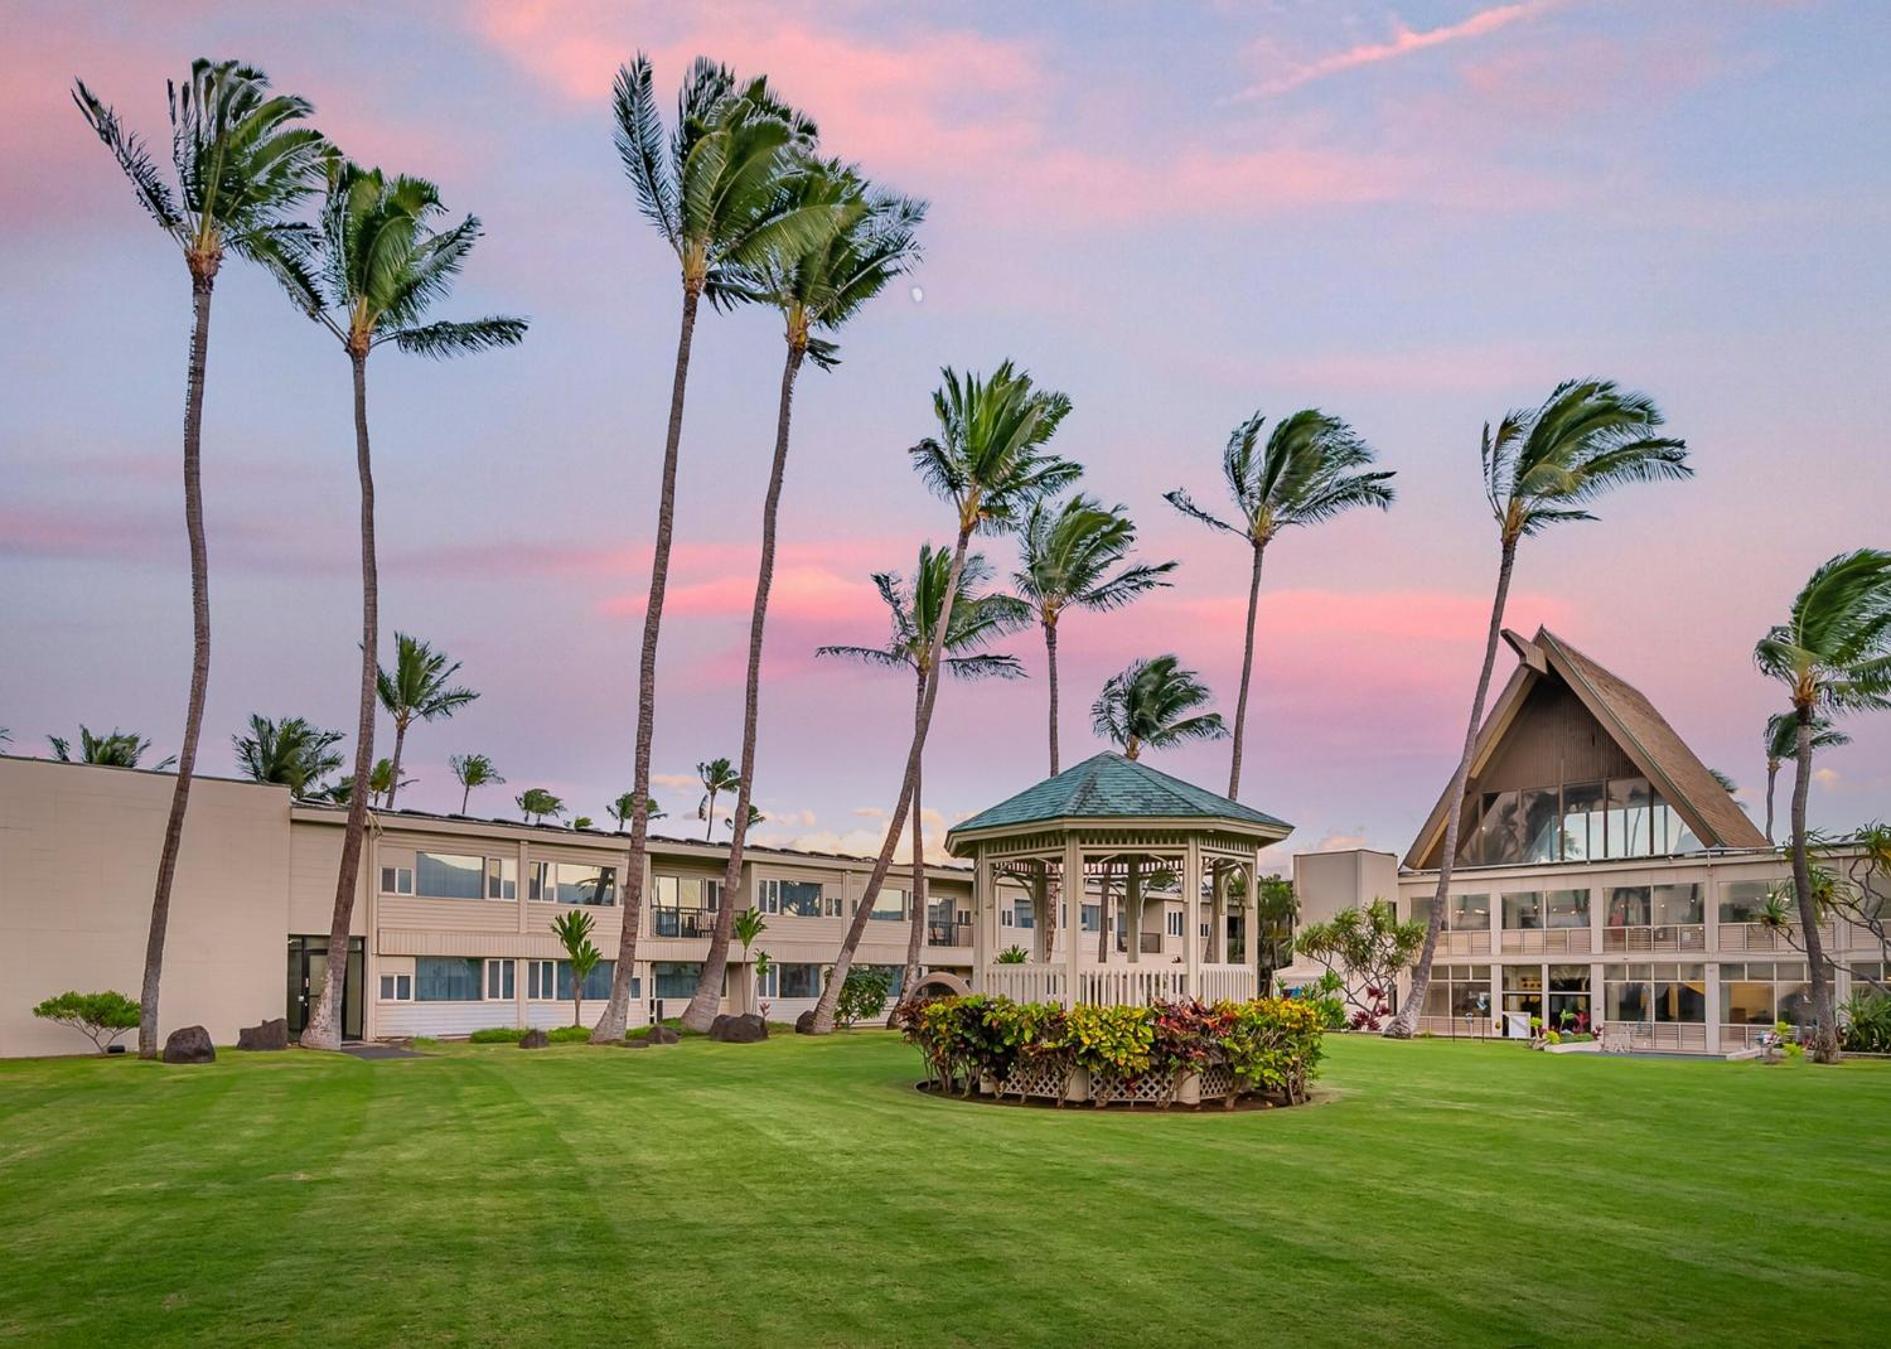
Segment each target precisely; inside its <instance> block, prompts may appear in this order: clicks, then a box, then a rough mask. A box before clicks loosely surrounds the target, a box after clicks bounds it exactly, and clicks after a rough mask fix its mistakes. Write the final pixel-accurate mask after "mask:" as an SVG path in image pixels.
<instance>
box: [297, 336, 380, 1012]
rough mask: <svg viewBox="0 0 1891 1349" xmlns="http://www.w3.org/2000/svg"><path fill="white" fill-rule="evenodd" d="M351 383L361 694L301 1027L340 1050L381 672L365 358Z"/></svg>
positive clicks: (360, 355)
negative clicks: (324, 947) (323, 932)
mask: <svg viewBox="0 0 1891 1349" xmlns="http://www.w3.org/2000/svg"><path fill="white" fill-rule="evenodd" d="M351 360H352V363H353V367H354V385H355V471H356V472H357V473H358V474H359V475H360V478H361V693H360V701H359V704H358V707H357V715H356V722H355V789H354V790H353V791H352V792H350V793H349V794H348V824H347V827H346V828H345V829H344V830H343V832H342V838H341V870H340V872H339V874H338V875H337V876H336V877H335V911H334V913H333V915H332V916H331V917H330V919H329V923H328V967H327V970H326V976H327V977H326V978H325V979H324V980H323V981H322V991H321V994H320V995H319V996H318V997H317V998H316V1000H315V1006H314V1008H313V1009H312V1010H311V1011H310V1012H309V1020H308V1024H307V1025H305V1026H304V1027H303V1028H302V1046H303V1048H305V1049H339V1048H341V1031H342V1026H341V1001H342V990H343V987H344V984H345V982H346V979H347V974H348V929H349V928H350V927H351V926H352V925H353V922H354V912H355V884H356V882H357V880H358V879H359V874H358V873H359V872H360V870H361V841H362V838H363V836H364V835H365V834H366V833H367V829H368V779H369V778H370V777H371V776H372V775H373V773H374V708H375V675H376V674H377V673H378V672H379V669H380V666H379V663H378V652H379V648H380V606H381V595H380V581H379V576H378V573H377V570H376V567H375V560H374V466H373V462H372V459H371V457H370V454H369V448H368V357H367V353H366V352H355V353H352V354H351Z"/></svg>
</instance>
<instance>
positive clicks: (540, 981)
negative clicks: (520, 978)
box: [525, 960, 559, 1002]
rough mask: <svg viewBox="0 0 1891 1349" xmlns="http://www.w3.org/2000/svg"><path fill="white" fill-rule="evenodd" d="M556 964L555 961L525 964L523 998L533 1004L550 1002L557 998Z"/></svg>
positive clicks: (527, 962) (536, 961)
mask: <svg viewBox="0 0 1891 1349" xmlns="http://www.w3.org/2000/svg"><path fill="white" fill-rule="evenodd" d="M558 964H559V962H558V961H556V960H528V961H526V962H525V996H526V997H528V998H530V999H531V1000H532V1001H533V1002H551V1001H553V1000H554V999H556V998H557V997H558Z"/></svg>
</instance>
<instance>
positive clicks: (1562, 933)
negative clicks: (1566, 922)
mask: <svg viewBox="0 0 1891 1349" xmlns="http://www.w3.org/2000/svg"><path fill="white" fill-rule="evenodd" d="M1503 949H1504V952H1505V953H1506V954H1517V955H1584V954H1587V953H1588V952H1589V951H1590V950H1592V949H1593V946H1592V945H1591V943H1590V940H1589V929H1588V928H1586V927H1552V928H1505V929H1504V932H1503Z"/></svg>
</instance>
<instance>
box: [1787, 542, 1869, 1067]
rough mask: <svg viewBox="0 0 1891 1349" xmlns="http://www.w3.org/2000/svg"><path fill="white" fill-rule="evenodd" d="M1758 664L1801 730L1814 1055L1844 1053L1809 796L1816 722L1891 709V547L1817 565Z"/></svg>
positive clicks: (1799, 876)
mask: <svg viewBox="0 0 1891 1349" xmlns="http://www.w3.org/2000/svg"><path fill="white" fill-rule="evenodd" d="M1753 660H1754V663H1755V664H1756V665H1758V666H1759V668H1760V673H1762V674H1764V675H1767V676H1768V677H1769V678H1772V679H1777V680H1778V681H1779V682H1780V683H1782V684H1784V685H1785V686H1786V689H1787V693H1788V696H1789V697H1790V699H1791V707H1792V718H1793V722H1794V726H1795V729H1796V732H1797V736H1796V739H1797V744H1796V745H1795V747H1794V756H1793V757H1794V760H1795V762H1794V768H1793V796H1792V831H1793V834H1792V859H1793V892H1794V894H1795V895H1796V896H1797V898H1798V901H1799V926H1800V930H1801V931H1802V932H1803V934H1804V936H1805V943H1806V964H1807V968H1808V970H1809V971H1810V974H1811V982H1812V1015H1813V1017H1814V1019H1815V1020H1816V1021H1817V1022H1818V1024H1817V1026H1816V1027H1814V1029H1813V1040H1812V1056H1813V1058H1814V1059H1816V1060H1817V1061H1819V1062H1820V1063H1834V1062H1836V1061H1837V1060H1838V1057H1839V1043H1838V1020H1837V1018H1836V1016H1835V1015H1834V1012H1833V1006H1832V976H1831V971H1830V969H1828V968H1827V965H1826V958H1825V949H1824V943H1823V941H1822V940H1821V938H1820V936H1819V908H1818V897H1817V895H1816V894H1815V893H1814V890H1813V884H1812V863H1811V859H1810V856H1809V853H1810V842H1809V839H1808V838H1807V834H1806V795H1807V792H1808V790H1809V789H1810V788H1811V785H1812V752H1813V741H1814V739H1815V737H1816V734H1817V730H1818V724H1819V722H1820V720H1821V719H1825V720H1828V721H1829V720H1830V719H1832V718H1835V717H1841V716H1844V715H1845V714H1846V713H1849V712H1879V711H1884V710H1886V709H1891V552H1887V551H1885V550H1883V549H1878V548H1860V549H1859V550H1858V551H1856V552H1852V553H1840V554H1839V555H1838V556H1836V557H1834V558H1832V559H1830V560H1829V561H1827V562H1825V563H1824V564H1823V565H1821V566H1820V567H1819V569H1818V570H1817V571H1815V572H1813V573H1812V577H1811V579H1810V580H1808V581H1807V582H1806V584H1805V588H1804V589H1802V590H1801V591H1800V592H1799V594H1798V597H1797V598H1795V599H1794V600H1793V605H1792V613H1791V614H1790V615H1789V616H1788V618H1787V620H1786V622H1784V623H1782V624H1779V625H1777V626H1775V627H1773V628H1770V629H1768V630H1767V633H1766V636H1764V637H1762V638H1761V639H1760V641H1759V644H1758V645H1756V646H1755V647H1754V648H1753Z"/></svg>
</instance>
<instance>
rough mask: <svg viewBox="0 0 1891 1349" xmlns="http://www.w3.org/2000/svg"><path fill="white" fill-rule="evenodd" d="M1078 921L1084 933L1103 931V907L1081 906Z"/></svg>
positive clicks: (1097, 905)
mask: <svg viewBox="0 0 1891 1349" xmlns="http://www.w3.org/2000/svg"><path fill="white" fill-rule="evenodd" d="M1079 921H1081V922H1082V924H1083V930H1084V931H1085V932H1100V931H1102V930H1103V906H1102V905H1101V904H1085V905H1083V906H1082V911H1081V913H1080V914H1079ZM1204 931H1206V929H1204Z"/></svg>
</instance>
